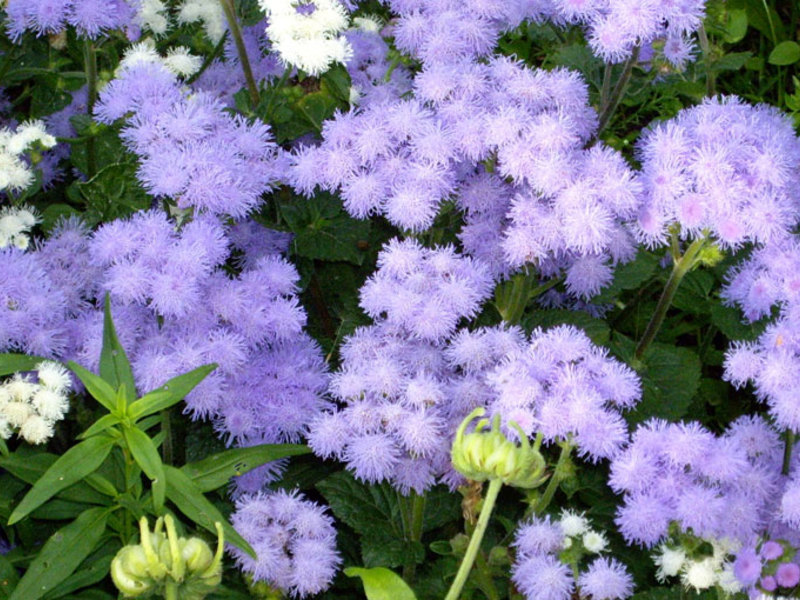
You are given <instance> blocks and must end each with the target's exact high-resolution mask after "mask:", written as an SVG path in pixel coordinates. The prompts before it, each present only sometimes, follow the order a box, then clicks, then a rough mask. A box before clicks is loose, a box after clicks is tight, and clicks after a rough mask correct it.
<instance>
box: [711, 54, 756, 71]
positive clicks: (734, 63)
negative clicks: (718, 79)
mask: <svg viewBox="0 0 800 600" xmlns="http://www.w3.org/2000/svg"><path fill="white" fill-rule="evenodd" d="M752 57H753V53H752V52H729V53H727V54H725V55H724V56H722V57H720V58H719V59H718V60H715V61H714V62H713V63H711V70H712V71H715V72H721V71H738V70H739V69H741V68H742V67H744V66H745V65H746V64H747V61H748V60H750V59H751V58H752Z"/></svg>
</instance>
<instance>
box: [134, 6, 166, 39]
mask: <svg viewBox="0 0 800 600" xmlns="http://www.w3.org/2000/svg"><path fill="white" fill-rule="evenodd" d="M167 15H168V12H167V5H166V4H164V2H163V0H140V3H139V10H138V12H137V13H136V20H137V22H138V24H139V26H140V27H141V28H142V29H149V30H150V31H152V32H153V33H154V34H155V35H164V34H165V33H167V28H168V27H169V19H168V16H167Z"/></svg>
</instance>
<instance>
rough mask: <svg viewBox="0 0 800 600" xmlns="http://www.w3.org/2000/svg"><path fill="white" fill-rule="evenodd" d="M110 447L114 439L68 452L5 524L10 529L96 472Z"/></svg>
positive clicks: (94, 439) (95, 440)
mask: <svg viewBox="0 0 800 600" xmlns="http://www.w3.org/2000/svg"><path fill="white" fill-rule="evenodd" d="M113 445H114V440H113V439H111V438H109V437H106V436H96V437H92V438H89V439H88V440H85V441H83V442H81V443H80V444H78V445H77V446H73V447H72V448H70V449H69V450H67V451H66V452H65V453H64V454H63V455H62V456H61V457H59V458H58V460H56V462H55V463H53V466H52V467H50V468H49V469H48V470H47V471H46V472H45V473H44V475H42V477H41V478H40V479H39V480H38V481H37V482H36V483H35V484H34V486H33V487H32V488H31V489H30V491H29V492H28V493H27V494H26V495H25V497H24V498H23V499H22V501H21V502H20V503H19V505H18V506H17V507H16V508H15V509H14V512H13V513H11V517H10V518H9V519H8V524H9V525H13V524H14V523H16V522H17V521H19V520H20V519H22V518H23V517H25V516H26V515H27V514H28V513H30V512H31V511H32V510H34V509H36V508H38V507H39V506H41V505H42V504H44V503H45V502H47V501H48V500H49V499H50V498H52V497H53V496H54V495H56V494H57V493H58V492H60V491H61V490H63V489H64V488H66V487H68V486H70V485H72V484H73V483H76V482H78V481H80V480H81V479H83V478H84V477H86V476H87V475H88V474H89V473H92V472H94V471H95V470H97V468H98V467H99V466H100V465H101V464H102V463H103V461H104V460H105V459H106V457H107V456H108V453H109V452H111V448H112V446H113ZM4 462H5V460H3V461H0V465H3V464H4Z"/></svg>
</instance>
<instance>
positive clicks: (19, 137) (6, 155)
mask: <svg viewBox="0 0 800 600" xmlns="http://www.w3.org/2000/svg"><path fill="white" fill-rule="evenodd" d="M35 145H38V146H40V147H41V148H44V149H48V148H52V147H53V146H55V145H56V138H54V137H53V136H52V135H50V134H49V133H47V131H45V128H44V123H43V122H42V121H26V122H25V123H23V124H22V125H20V126H19V127H17V129H16V131H12V130H10V129H8V128H7V127H3V128H2V129H0V191H3V190H13V191H20V190H24V189H25V188H27V187H29V186H30V185H31V184H32V183H33V172H32V171H31V169H30V167H29V166H28V164H27V163H26V162H25V161H23V159H22V155H23V154H25V153H26V152H28V151H30V150H33V149H34V146H35Z"/></svg>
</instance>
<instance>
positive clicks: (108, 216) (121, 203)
mask: <svg viewBox="0 0 800 600" xmlns="http://www.w3.org/2000/svg"><path fill="white" fill-rule="evenodd" d="M111 136H113V137H115V138H117V140H114V139H113V138H112V137H110V136H109V134H108V132H103V134H101V135H100V136H95V147H96V156H98V158H99V157H101V156H108V157H111V156H112V155H109V154H106V155H103V154H102V152H101V148H100V146H101V145H102V143H103V142H104V141H106V140H108V141H109V142H110V143H111V145H113V144H115V143H116V142H118V136H116V134H114V133H113V132H111ZM106 145H109V144H106ZM84 148H85V145H84V144H80V145H76V146H74V147H73V154H72V156H73V157H75V158H77V159H78V161H74V160H73V163H75V162H78V163H79V162H84V161H83V160H81V159H83V155H84V152H83V150H84ZM120 154H124V151H123V152H118V154H117V156H119V155H120ZM112 160H113V159H112ZM116 160H118V158H117V159H116ZM76 166H77V167H78V168H80V166H79V165H77V164H76ZM99 166H100V167H101V168H100V171H98V172H97V174H96V175H95V176H94V177H92V178H91V179H90V180H89V181H85V182H84V181H78V182H75V183H73V184H72V185H71V186H70V191H71V196H70V198H71V199H74V200H77V201H78V202H79V203H85V204H86V208H87V210H86V212H85V213H84V218H85V220H87V221H88V222H90V223H99V222H102V221H112V220H114V219H118V218H122V217H127V216H129V215H132V214H133V213H135V212H137V211H139V210H145V209H147V208H149V207H150V204H151V202H152V199H151V198H150V196H148V194H147V192H146V191H145V190H144V188H142V186H141V185H140V184H139V181H138V180H137V179H136V164H135V163H133V162H113V163H111V164H106V165H99ZM86 168H88V165H86ZM81 171H83V172H84V173H85V172H86V169H81Z"/></svg>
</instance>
